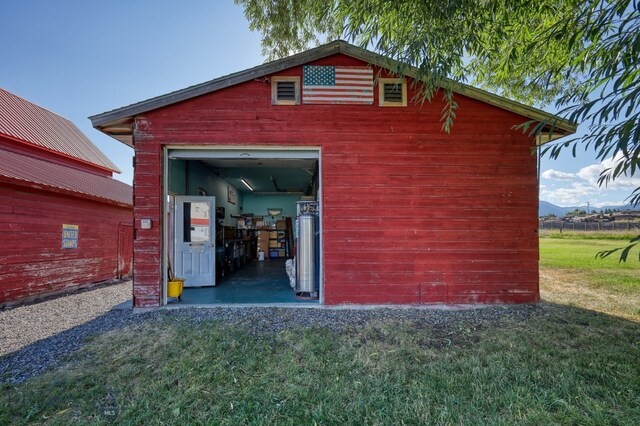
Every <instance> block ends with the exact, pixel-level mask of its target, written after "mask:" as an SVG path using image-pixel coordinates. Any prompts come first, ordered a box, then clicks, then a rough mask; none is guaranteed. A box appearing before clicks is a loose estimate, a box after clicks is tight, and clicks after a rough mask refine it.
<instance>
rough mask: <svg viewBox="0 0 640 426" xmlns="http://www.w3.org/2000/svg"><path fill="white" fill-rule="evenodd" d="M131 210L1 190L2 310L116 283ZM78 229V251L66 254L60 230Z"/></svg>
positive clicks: (19, 189) (30, 190)
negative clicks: (67, 291)
mask: <svg viewBox="0 0 640 426" xmlns="http://www.w3.org/2000/svg"><path fill="white" fill-rule="evenodd" d="M131 222H132V213H131V208H130V207H128V208H127V207H117V206H114V205H109V204H104V203H98V202H94V201H89V200H85V199H82V198H76V197H69V196H65V195H61V194H56V193H53V192H47V191H42V190H38V189H33V188H28V187H22V186H14V185H10V184H6V183H3V184H1V185H0V240H1V241H2V244H1V245H0V305H1V304H3V303H4V302H8V301H13V300H18V299H22V298H30V297H33V296H35V295H43V294H48V293H56V292H60V291H63V290H65V289H68V288H70V287H74V286H78V285H85V284H89V283H96V282H100V281H105V280H109V279H113V278H116V277H117V274H118V259H117V254H118V238H119V232H118V229H119V226H120V225H121V224H122V225H126V224H129V225H130V224H131ZM63 224H74V225H78V226H79V238H78V248H77V249H62V248H61V238H62V225H63Z"/></svg>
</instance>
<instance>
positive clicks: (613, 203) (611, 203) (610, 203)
mask: <svg viewBox="0 0 640 426" xmlns="http://www.w3.org/2000/svg"><path fill="white" fill-rule="evenodd" d="M627 204H628V203H627V202H626V201H601V202H598V203H591V207H604V206H626V205H627Z"/></svg>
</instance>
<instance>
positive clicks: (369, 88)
mask: <svg viewBox="0 0 640 426" xmlns="http://www.w3.org/2000/svg"><path fill="white" fill-rule="evenodd" d="M302 103H305V104H359V105H372V104H373V70H372V69H370V68H367V67H333V66H311V65H306V66H304V67H303V83H302Z"/></svg>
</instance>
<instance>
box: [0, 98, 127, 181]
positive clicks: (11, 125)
mask: <svg viewBox="0 0 640 426" xmlns="http://www.w3.org/2000/svg"><path fill="white" fill-rule="evenodd" d="M0 133H2V134H4V135H6V136H9V137H11V138H13V139H17V140H20V141H22V142H26V143H28V144H31V145H36V146H39V147H41V148H44V149H47V150H50V151H56V152H58V153H61V154H63V155H65V156H68V157H73V158H76V159H79V160H81V161H83V162H86V163H91V164H94V165H96V166H98V167H100V168H102V169H107V170H110V171H113V172H117V173H119V172H120V170H119V169H118V167H117V166H116V165H115V164H113V163H112V162H111V161H110V160H109V159H108V158H107V156H106V155H104V154H103V153H102V152H101V151H100V150H99V149H98V147H96V146H95V145H94V144H93V142H91V141H90V140H89V139H88V138H87V137H86V136H85V135H84V134H83V133H82V132H81V131H80V129H78V128H77V127H76V126H75V125H74V124H73V123H72V122H71V121H69V120H67V119H66V118H64V117H61V116H59V115H58V114H56V113H53V112H51V111H49V110H47V109H44V108H42V107H40V106H38V105H36V104H34V103H31V102H29V101H27V100H25V99H22V98H21V97H19V96H16V95H14V94H13V93H10V92H7V91H6V90H4V89H2V88H0Z"/></svg>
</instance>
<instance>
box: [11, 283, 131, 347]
mask: <svg viewBox="0 0 640 426" xmlns="http://www.w3.org/2000/svg"><path fill="white" fill-rule="evenodd" d="M127 300H131V281H126V282H124V283H119V284H112V285H108V286H104V287H99V288H96V289H93V290H84V291H81V292H78V293H74V294H69V295H67V296H60V297H56V298H52V299H49V300H45V301H43V302H38V303H33V304H28V305H24V306H18V307H15V308H10V309H7V310H4V311H0V356H2V355H5V354H8V353H10V352H13V351H16V350H18V349H20V348H22V347H24V346H27V345H28V344H30V343H33V342H35V341H37V340H40V339H45V338H47V337H49V336H53V335H55V334H57V333H60V332H62V331H64V330H68V329H70V328H72V327H75V326H77V325H80V324H83V323H85V322H87V321H90V320H92V319H94V318H96V317H98V316H100V315H102V314H104V313H105V312H107V311H109V310H111V308H113V307H114V306H115V305H118V304H119V303H122V302H125V301H127Z"/></svg>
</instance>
